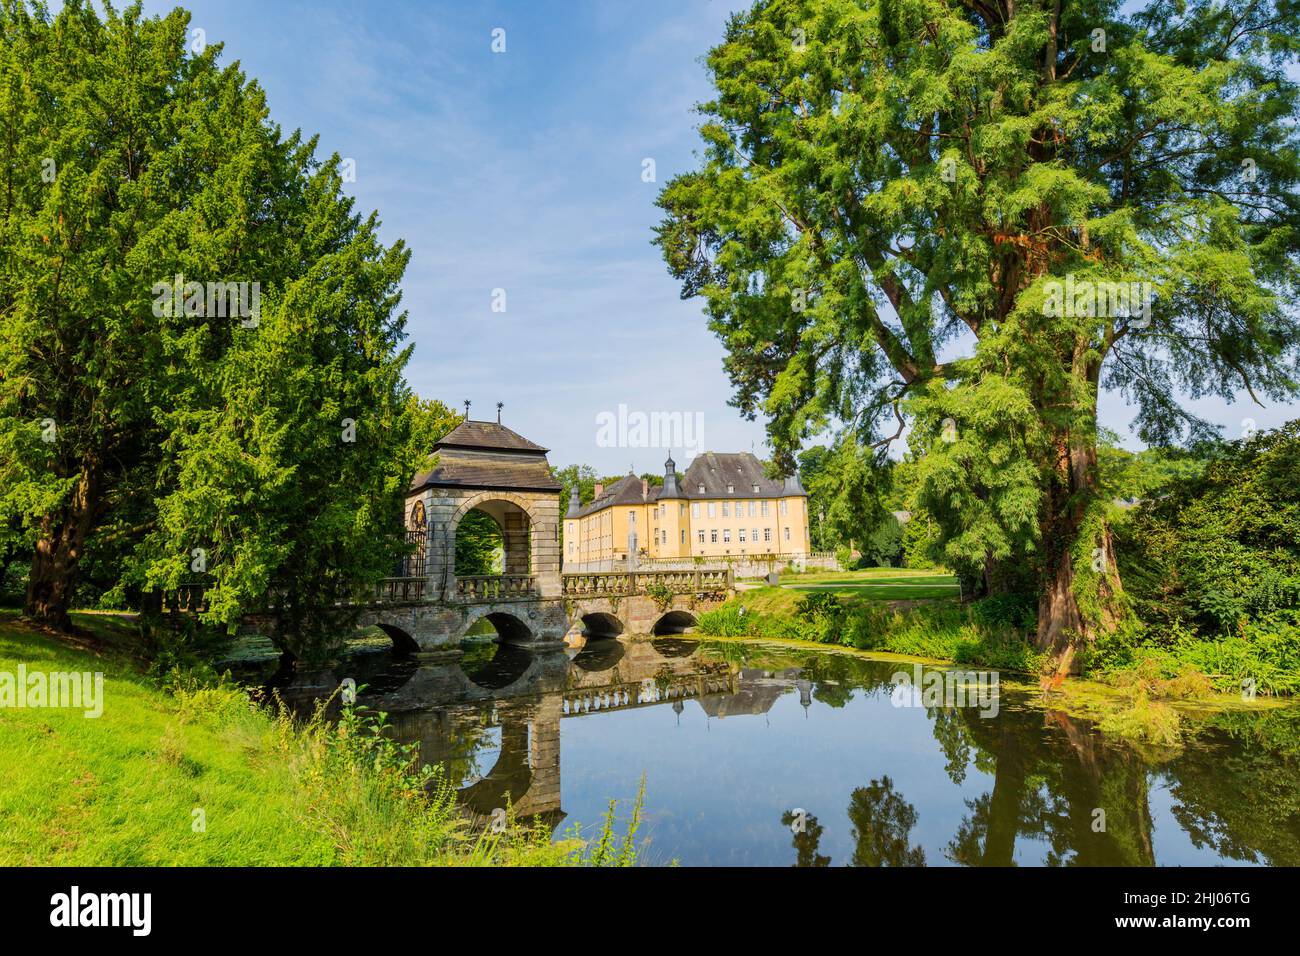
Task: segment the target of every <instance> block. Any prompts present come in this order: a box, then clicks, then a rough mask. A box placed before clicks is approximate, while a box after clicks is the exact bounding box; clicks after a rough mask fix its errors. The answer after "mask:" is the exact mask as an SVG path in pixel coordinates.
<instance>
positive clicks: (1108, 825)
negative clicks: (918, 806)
mask: <svg viewBox="0 0 1300 956" xmlns="http://www.w3.org/2000/svg"><path fill="white" fill-rule="evenodd" d="M954 716H955V717H956V718H957V719H953V718H954ZM1045 725H1046V726H1045ZM934 732H935V737H936V739H937V740H939V741H940V745H941V746H942V747H943V749H944V753H945V755H947V757H948V774H949V776H950V777H951V778H952V780H953V782H954V783H958V784H960V783H961V782H962V780H963V779H964V777H965V766H966V763H967V760H966V757H967V756H968V755H969V754H971V753H972V752H974V754H975V762H976V765H977V766H979V767H980V769H982V770H985V771H986V772H989V773H991V774H992V776H993V789H992V790H991V791H990V792H989V793H986V794H983V795H981V796H980V797H978V798H975V799H973V800H967V801H966V807H967V811H968V812H967V814H966V815H965V817H964V818H963V819H962V822H961V824H960V825H959V827H958V830H957V833H956V834H955V835H954V837H953V839H952V840H951V841H950V842H949V844H948V846H947V848H946V849H945V851H944V852H945V855H946V856H947V857H948V858H949V859H950V860H952V861H953V862H954V863H958V864H962V865H966V866H1011V865H1013V863H1014V861H1015V847H1016V841H1017V839H1020V838H1027V839H1031V840H1038V841H1042V842H1045V843H1046V844H1047V845H1048V851H1047V853H1046V854H1045V856H1044V858H1043V860H1042V861H1041V862H1042V864H1043V865H1046V866H1064V865H1069V866H1152V865H1154V863H1155V852H1154V849H1153V847H1152V844H1151V830H1152V822H1151V811H1150V807H1149V804H1148V799H1147V797H1148V792H1149V780H1148V767H1147V765H1146V763H1145V762H1144V761H1143V760H1142V759H1141V758H1140V757H1139V756H1138V755H1137V754H1136V753H1134V752H1133V751H1132V750H1131V749H1129V748H1128V747H1126V746H1124V745H1122V744H1112V743H1109V742H1107V741H1106V740H1105V739H1104V738H1103V737H1102V735H1101V734H1100V733H1099V732H1097V731H1096V730H1094V729H1093V728H1092V727H1091V725H1089V724H1088V723H1087V722H1084V721H1080V720H1076V719H1074V718H1072V717H1069V716H1067V715H1065V714H1062V713H1060V712H1057V711H1049V712H1047V713H1046V714H1043V713H1042V712H1038V711H1032V710H1018V709H1015V708H1006V707H1004V708H1003V709H1002V710H1001V712H1000V713H999V715H998V717H997V718H996V719H992V720H986V719H984V718H981V717H980V716H979V712H978V710H976V709H975V708H959V709H954V710H951V711H941V712H940V713H939V714H938V715H936V721H935V729H934ZM1098 811H1103V812H1104V819H1103V818H1102V817H1101V816H1100V814H1099V812H1098Z"/></svg>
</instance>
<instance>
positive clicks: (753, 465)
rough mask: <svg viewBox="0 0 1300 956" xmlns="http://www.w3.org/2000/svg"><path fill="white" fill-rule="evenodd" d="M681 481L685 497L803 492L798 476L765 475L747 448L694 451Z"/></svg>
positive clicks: (764, 495) (758, 496) (769, 495)
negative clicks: (770, 476) (726, 451)
mask: <svg viewBox="0 0 1300 956" xmlns="http://www.w3.org/2000/svg"><path fill="white" fill-rule="evenodd" d="M682 485H683V487H682V492H683V493H684V494H685V495H686V497H687V498H780V497H783V496H786V495H803V494H806V492H805V491H804V490H803V486H802V485H800V484H799V479H798V478H797V477H791V478H787V479H785V481H779V480H777V479H774V478H768V477H767V476H766V475H765V474H764V472H763V463H762V462H761V461H759V460H758V459H757V458H755V457H754V456H753V455H751V454H750V453H749V452H747V451H742V452H735V453H731V454H723V453H718V452H711V451H709V452H705V453H704V454H702V455H697V456H696V457H695V460H694V461H692V462H691V466H690V467H689V468H687V469H686V478H685V479H684V480H683V481H682ZM701 485H703V486H704V491H703V492H701V491H700V486H701ZM755 486H757V488H758V490H757V491H755V490H754V488H755ZM728 488H731V489H732V490H731V491H728V490H727V489H728Z"/></svg>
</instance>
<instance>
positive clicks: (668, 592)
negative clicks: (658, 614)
mask: <svg viewBox="0 0 1300 956" xmlns="http://www.w3.org/2000/svg"><path fill="white" fill-rule="evenodd" d="M645 593H646V594H647V595H649V597H650V599H651V600H653V601H654V602H655V604H656V605H657V606H658V607H659V610H660V611H666V610H668V608H670V607H671V606H672V603H673V597H674V594H673V589H672V588H670V587H669V586H668V585H666V584H663V583H661V582H659V581H655V582H653V583H651V584H650V585H648V586H647V587H646V589H645Z"/></svg>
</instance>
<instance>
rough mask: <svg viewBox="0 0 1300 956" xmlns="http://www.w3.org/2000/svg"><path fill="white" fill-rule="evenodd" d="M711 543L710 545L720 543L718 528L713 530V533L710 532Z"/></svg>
mask: <svg viewBox="0 0 1300 956" xmlns="http://www.w3.org/2000/svg"><path fill="white" fill-rule="evenodd" d="M709 543H710V544H717V543H718V529H717V528H714V529H713V530H711V531H710V532H709Z"/></svg>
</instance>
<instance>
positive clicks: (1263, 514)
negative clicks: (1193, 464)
mask: <svg viewBox="0 0 1300 956" xmlns="http://www.w3.org/2000/svg"><path fill="white" fill-rule="evenodd" d="M1117 550H1118V557H1119V561H1120V568H1121V572H1122V574H1123V576H1124V578H1125V580H1126V589H1127V591H1128V594H1129V597H1130V599H1131V600H1132V602H1133V604H1134V607H1135V608H1136V609H1137V612H1138V615H1139V616H1140V617H1141V618H1142V619H1143V620H1144V621H1146V622H1148V623H1150V624H1153V625H1156V626H1157V627H1162V628H1171V627H1173V626H1174V625H1176V624H1178V623H1179V622H1181V623H1183V624H1185V625H1186V626H1187V627H1189V628H1191V629H1192V630H1193V631H1195V632H1197V633H1199V634H1202V635H1204V636H1206V637H1218V636H1225V637H1226V636H1231V635H1236V636H1245V634H1246V633H1247V632H1248V631H1253V630H1254V628H1255V624H1256V622H1262V621H1263V620H1265V619H1270V620H1271V621H1272V622H1273V623H1272V624H1271V625H1270V627H1272V628H1274V629H1276V628H1278V627H1281V628H1283V629H1285V628H1286V627H1288V626H1293V625H1287V624H1285V623H1279V622H1283V621H1285V620H1286V614H1285V613H1284V612H1295V611H1296V610H1298V609H1300V421H1295V422H1291V423H1289V424H1288V425H1286V426H1284V427H1283V428H1280V429H1278V430H1276V431H1272V432H1265V433H1260V434H1258V435H1255V436H1253V437H1251V438H1249V439H1246V440H1243V441H1238V442H1232V443H1229V444H1228V445H1226V446H1224V447H1223V448H1222V449H1221V450H1220V451H1219V452H1218V454H1217V456H1216V457H1215V458H1214V459H1213V460H1212V461H1211V462H1210V463H1209V464H1208V465H1207V466H1206V467H1205V469H1204V473H1203V474H1202V475H1200V476H1199V477H1194V478H1192V479H1190V480H1186V481H1181V482H1176V483H1174V484H1172V485H1169V486H1168V488H1167V491H1166V493H1165V494H1164V495H1163V496H1161V497H1160V498H1158V499H1154V500H1152V501H1149V502H1147V503H1145V504H1144V505H1142V506H1141V507H1139V508H1135V509H1133V510H1132V511H1131V512H1130V513H1129V514H1128V515H1126V520H1125V521H1123V522H1122V523H1120V524H1119V525H1118V526H1117ZM1291 617H1294V614H1292V615H1291Z"/></svg>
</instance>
